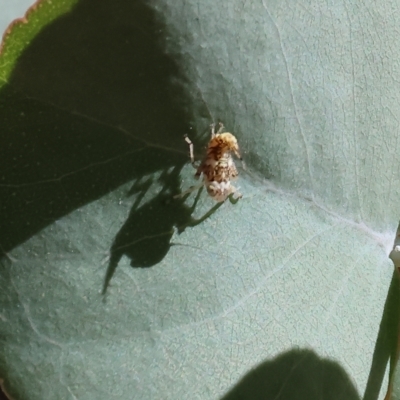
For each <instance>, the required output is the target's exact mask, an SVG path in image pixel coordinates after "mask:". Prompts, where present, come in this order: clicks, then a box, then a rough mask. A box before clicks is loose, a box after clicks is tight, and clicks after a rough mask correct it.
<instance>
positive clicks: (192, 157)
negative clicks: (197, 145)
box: [184, 135, 197, 168]
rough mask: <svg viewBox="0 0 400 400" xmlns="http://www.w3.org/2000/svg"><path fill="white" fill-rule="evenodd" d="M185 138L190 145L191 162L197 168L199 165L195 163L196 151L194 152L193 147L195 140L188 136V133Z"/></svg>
mask: <svg viewBox="0 0 400 400" xmlns="http://www.w3.org/2000/svg"><path fill="white" fill-rule="evenodd" d="M184 138H185V142H186V143H187V144H188V145H189V153H190V162H191V163H192V165H193V167H194V168H197V167H196V166H195V165H194V152H193V147H194V146H193V142H192V141H191V140H190V139H189V136H188V135H185V136H184Z"/></svg>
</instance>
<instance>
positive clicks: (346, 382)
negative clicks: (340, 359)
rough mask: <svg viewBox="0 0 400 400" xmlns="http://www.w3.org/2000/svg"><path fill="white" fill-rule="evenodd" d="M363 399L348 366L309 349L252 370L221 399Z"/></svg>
mask: <svg viewBox="0 0 400 400" xmlns="http://www.w3.org/2000/svg"><path fill="white" fill-rule="evenodd" d="M304 399H312V400H359V399H360V397H359V395H358V393H357V391H356V389H355V387H354V385H353V383H352V382H351V380H350V379H349V377H348V376H347V374H346V372H345V371H344V369H343V368H342V367H341V366H340V365H339V364H338V363H337V362H335V361H332V360H329V359H325V358H321V357H319V356H318V355H317V354H316V353H315V352H313V351H311V350H307V349H293V350H290V351H288V352H286V353H284V354H281V355H279V356H278V357H276V358H274V359H273V360H268V361H265V362H263V363H262V364H260V365H259V366H257V367H256V368H254V369H253V370H251V371H250V372H249V373H247V375H246V376H245V377H244V378H243V379H242V380H241V381H240V382H239V383H237V384H236V385H235V386H234V387H233V388H232V389H231V390H230V391H229V392H228V393H227V394H226V395H225V396H224V397H223V398H222V399H221V400H304Z"/></svg>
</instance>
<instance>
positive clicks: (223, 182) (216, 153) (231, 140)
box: [185, 123, 242, 202]
mask: <svg viewBox="0 0 400 400" xmlns="http://www.w3.org/2000/svg"><path fill="white" fill-rule="evenodd" d="M223 129H224V126H223V125H222V124H221V123H220V128H219V130H218V132H217V133H215V125H214V124H212V125H211V139H210V141H209V142H208V146H207V154H206V156H205V158H204V159H203V161H202V162H201V164H200V165H199V166H198V167H196V166H195V165H194V155H193V143H192V142H191V140H190V139H189V138H188V137H187V136H186V137H185V140H186V142H187V143H188V144H189V146H190V158H191V160H192V164H193V166H194V167H195V168H196V174H195V177H196V178H199V177H200V176H201V175H203V184H204V185H205V187H206V189H207V192H208V194H209V195H210V196H211V197H212V198H213V199H214V200H216V201H218V202H222V201H225V200H226V198H227V197H229V196H230V195H231V194H233V193H236V199H238V198H240V197H242V195H241V194H240V193H239V192H237V189H236V188H235V187H234V186H233V185H231V180H233V179H235V178H236V177H237V176H238V171H237V169H236V166H235V163H234V161H233V158H232V153H234V154H235V155H236V156H237V157H238V158H239V159H241V156H240V153H239V145H238V143H237V140H236V138H235V136H233V135H232V133H229V132H224V133H222V130H223ZM185 193H187V192H185Z"/></svg>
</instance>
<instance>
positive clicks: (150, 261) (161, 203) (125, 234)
mask: <svg viewBox="0 0 400 400" xmlns="http://www.w3.org/2000/svg"><path fill="white" fill-rule="evenodd" d="M179 172H180V168H178V167H175V168H174V169H173V170H172V172H165V171H164V172H163V173H162V175H161V176H160V178H159V182H160V183H161V184H162V189H161V190H160V192H159V193H158V194H157V195H156V196H155V197H154V198H153V199H151V200H150V201H148V202H147V203H145V204H143V205H141V206H139V205H140V203H141V201H142V200H143V197H144V196H145V195H146V193H147V191H148V190H149V188H150V186H151V185H152V184H153V179H152V178H150V179H148V180H146V181H136V182H135V184H134V185H133V187H132V188H131V189H130V191H129V193H128V195H133V194H137V193H138V197H137V199H136V201H135V203H134V204H133V206H132V209H131V211H130V214H129V217H128V219H127V220H126V222H125V223H124V225H123V226H122V227H121V229H120V230H119V232H118V233H117V235H116V236H115V239H114V241H113V244H112V246H111V249H110V259H109V263H108V268H107V272H106V275H105V278H104V284H103V291H102V294H103V295H105V294H106V292H107V288H108V286H109V284H110V281H111V279H112V277H113V275H114V273H115V271H116V269H117V266H118V263H119V261H120V260H121V258H122V256H124V255H125V256H127V257H129V258H130V259H131V266H132V267H134V268H148V267H152V266H153V265H156V264H158V263H159V262H160V261H161V260H162V259H163V258H164V257H165V256H166V255H167V253H168V251H169V249H170V248H171V246H173V245H174V243H171V238H172V235H173V233H174V231H175V229H176V230H177V231H178V233H179V234H180V233H182V232H183V231H184V230H185V229H186V228H187V227H194V226H196V225H198V224H200V223H201V222H203V221H204V220H206V219H207V218H208V217H210V216H211V215H212V214H213V213H214V212H215V211H216V210H217V209H218V208H219V207H221V205H222V204H223V203H217V204H216V205H215V206H214V207H212V208H211V209H210V210H209V211H208V212H207V213H205V214H204V215H203V216H202V217H201V218H198V219H196V218H193V217H192V213H193V212H194V210H195V209H196V205H197V203H198V201H199V198H200V195H201V192H202V190H203V187H201V188H200V189H199V190H198V192H197V194H196V196H195V199H194V201H193V204H192V205H191V206H188V205H187V204H186V203H185V202H186V200H187V198H188V197H189V196H190V193H187V194H185V195H184V196H180V197H175V198H174V197H173V195H174V194H175V193H178V192H179V191H180V179H179Z"/></svg>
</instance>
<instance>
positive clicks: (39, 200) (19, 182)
mask: <svg viewBox="0 0 400 400" xmlns="http://www.w3.org/2000/svg"><path fill="white" fill-rule="evenodd" d="M163 35H164V27H163V26H162V23H161V22H160V21H159V20H158V19H157V18H156V16H155V13H154V10H153V9H152V8H150V6H148V4H147V3H146V2H145V1H131V0H104V1H101V2H98V1H97V0H81V1H80V2H78V3H77V5H76V6H75V7H74V8H73V10H72V11H71V12H70V13H68V14H66V15H64V16H62V17H60V18H58V19H57V20H55V21H54V22H53V23H51V24H49V25H48V26H46V27H45V28H44V29H43V30H42V31H41V32H40V33H39V34H38V35H37V36H36V37H35V38H34V40H32V42H31V43H30V44H29V45H28V47H27V48H26V49H25V50H24V52H23V54H22V55H21V56H20V58H19V60H18V62H17V65H16V66H15V69H14V71H13V73H12V76H11V78H10V81H9V82H8V84H6V85H5V86H3V87H2V89H1V91H0V125H1V129H2V132H1V135H0V171H1V173H0V204H1V206H0V221H1V222H0V246H1V247H0V249H2V252H3V253H6V252H9V251H10V250H11V249H13V248H14V247H15V246H17V245H19V244H21V243H23V242H24V241H26V240H27V239H29V238H30V237H31V236H32V235H34V234H36V233H37V232H38V231H40V230H41V229H43V228H44V227H46V226H47V225H49V224H51V223H52V222H54V221H55V220H57V219H59V218H61V217H63V216H64V215H66V214H68V213H70V212H71V211H73V210H75V209H77V208H79V207H81V206H83V205H85V204H87V203H89V202H91V201H94V200H96V199H98V198H100V197H102V196H104V195H105V194H107V193H109V192H110V191H112V190H115V189H116V188H117V187H118V186H120V185H122V184H123V183H126V182H128V181H130V180H133V179H140V178H141V177H143V176H144V175H149V174H151V173H154V172H156V171H160V170H167V169H169V168H171V167H176V168H178V169H179V168H181V167H182V166H183V165H184V163H186V162H187V149H186V146H185V144H184V142H183V140H182V137H183V134H184V133H185V132H187V131H188V128H189V126H190V125H191V117H190V113H189V111H188V110H187V104H188V103H189V102H188V101H187V98H186V97H185V95H184V91H183V88H182V85H181V84H178V83H182V82H183V81H184V79H183V77H182V74H181V72H180V68H179V65H178V63H177V62H176V61H175V60H173V59H172V58H171V57H170V56H168V55H167V54H166V53H165V49H164V44H163V40H164V39H163Z"/></svg>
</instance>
